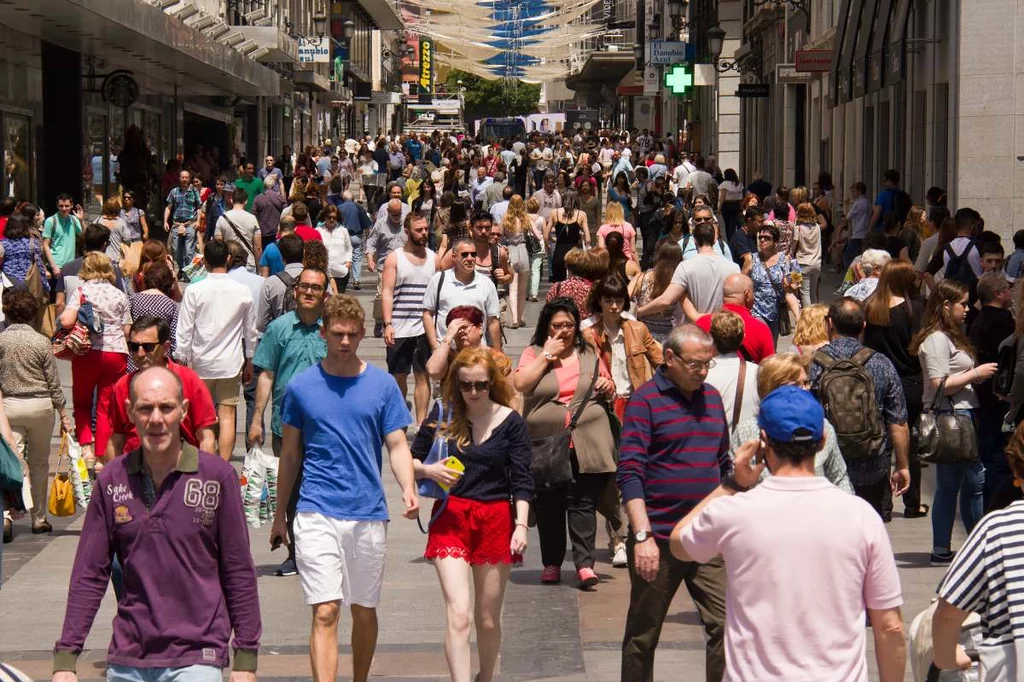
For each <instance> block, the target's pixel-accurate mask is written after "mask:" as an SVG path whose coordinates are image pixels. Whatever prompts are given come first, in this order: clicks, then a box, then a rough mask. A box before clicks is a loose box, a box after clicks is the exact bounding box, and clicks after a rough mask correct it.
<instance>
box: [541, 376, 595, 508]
mask: <svg viewBox="0 0 1024 682" xmlns="http://www.w3.org/2000/svg"><path fill="white" fill-rule="evenodd" d="M599 363H600V359H598V361H597V362H595V363H594V376H593V377H591V379H590V386H588V387H587V392H586V393H584V394H583V400H581V401H580V404H579V406H578V407H577V408H576V411H575V412H574V413H573V415H572V419H570V420H569V426H568V427H567V428H566V429H565V430H564V431H560V432H559V433H556V434H555V435H553V436H547V437H546V438H535V439H531V440H530V448H531V449H532V450H533V461H532V462H531V464H530V471H531V473H533V484H534V488H535V489H536V490H537V491H545V490H553V489H555V488H558V487H560V486H564V485H568V484H569V483H572V456H571V455H570V453H569V443H570V441H571V440H572V433H573V431H575V430H576V425H577V424H578V423H579V420H580V416H581V415H582V414H583V408H585V407H586V406H587V402H589V400H590V398H591V396H593V394H594V384H595V383H597V377H598V370H599Z"/></svg>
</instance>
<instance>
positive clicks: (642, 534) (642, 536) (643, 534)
mask: <svg viewBox="0 0 1024 682" xmlns="http://www.w3.org/2000/svg"><path fill="white" fill-rule="evenodd" d="M650 537H652V536H651V531H649V530H638V531H637V532H635V533H633V539H634V540H636V541H637V542H646V541H647V539H648V538H650Z"/></svg>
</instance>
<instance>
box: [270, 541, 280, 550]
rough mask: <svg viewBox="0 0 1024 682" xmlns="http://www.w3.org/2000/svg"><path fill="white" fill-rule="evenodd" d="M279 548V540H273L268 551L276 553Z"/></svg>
mask: <svg viewBox="0 0 1024 682" xmlns="http://www.w3.org/2000/svg"><path fill="white" fill-rule="evenodd" d="M280 546H281V538H274V541H273V542H272V543H270V551H271V552H276V551H277V550H278V548H279V547H280Z"/></svg>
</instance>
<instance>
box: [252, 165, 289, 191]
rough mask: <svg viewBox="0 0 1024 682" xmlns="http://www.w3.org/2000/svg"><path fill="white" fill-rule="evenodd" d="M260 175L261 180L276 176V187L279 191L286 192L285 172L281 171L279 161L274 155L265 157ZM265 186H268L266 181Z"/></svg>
mask: <svg viewBox="0 0 1024 682" xmlns="http://www.w3.org/2000/svg"><path fill="white" fill-rule="evenodd" d="M258 177H259V179H260V180H266V179H267V178H274V187H275V188H276V189H277V191H278V192H279V193H281V194H282V195H283V194H284V174H283V173H281V169H280V168H277V162H276V161H275V160H274V157H273V156H268V157H267V158H265V159H263V168H260V172H259V175H258ZM264 187H266V183H264Z"/></svg>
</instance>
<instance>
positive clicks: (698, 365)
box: [679, 358, 717, 372]
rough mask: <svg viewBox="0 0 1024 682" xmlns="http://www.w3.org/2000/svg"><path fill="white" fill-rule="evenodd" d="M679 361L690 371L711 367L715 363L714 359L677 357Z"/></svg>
mask: <svg viewBox="0 0 1024 682" xmlns="http://www.w3.org/2000/svg"><path fill="white" fill-rule="evenodd" d="M679 362H681V363H682V364H684V365H686V367H687V368H688V369H689V370H690V371H692V372H699V371H701V370H705V369H711V368H712V367H714V366H715V365H716V364H717V363H716V362H715V361H714V360H708V361H707V362H704V361H701V360H683V359H682V358H679Z"/></svg>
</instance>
